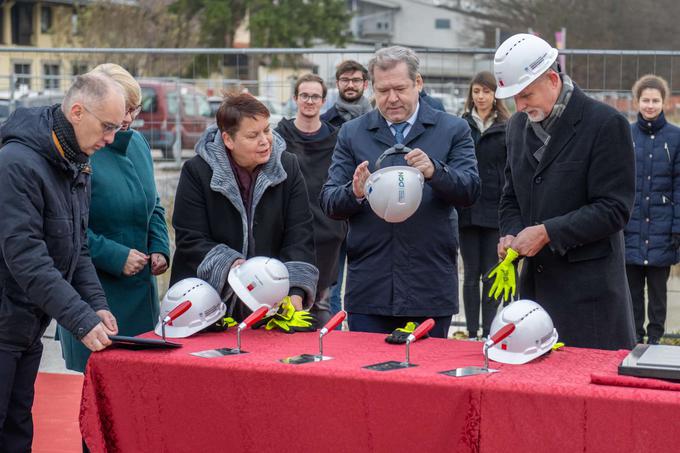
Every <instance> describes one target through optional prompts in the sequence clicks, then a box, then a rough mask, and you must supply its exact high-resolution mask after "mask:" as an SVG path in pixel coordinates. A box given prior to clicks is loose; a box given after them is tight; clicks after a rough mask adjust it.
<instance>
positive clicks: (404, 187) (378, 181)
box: [364, 144, 425, 223]
mask: <svg viewBox="0 0 680 453" xmlns="http://www.w3.org/2000/svg"><path fill="white" fill-rule="evenodd" d="M410 151H411V149H410V148H407V147H405V146H404V145H402V144H397V145H395V146H394V147H393V148H390V149H388V150H387V151H385V152H384V153H383V154H382V155H381V156H380V157H379V158H378V160H377V162H376V168H378V170H377V171H375V172H373V173H371V176H369V177H368V179H367V180H366V185H365V186H364V193H365V194H366V199H367V200H368V203H369V205H370V206H371V209H372V210H373V212H375V214H376V215H377V216H378V217H380V218H381V219H383V220H385V221H386V222H390V223H399V222H403V221H404V220H406V219H408V218H409V217H411V216H412V215H413V213H414V212H416V210H417V209H418V206H420V201H421V200H422V198H423V185H424V184H425V178H424V177H423V173H422V172H421V171H420V170H418V169H416V168H413V167H409V166H405V165H400V166H396V167H387V168H380V164H381V163H382V161H383V159H384V158H385V157H387V156H389V155H393V154H407V153H408V152H410Z"/></svg>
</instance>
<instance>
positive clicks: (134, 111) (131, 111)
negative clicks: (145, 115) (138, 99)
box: [126, 104, 142, 118]
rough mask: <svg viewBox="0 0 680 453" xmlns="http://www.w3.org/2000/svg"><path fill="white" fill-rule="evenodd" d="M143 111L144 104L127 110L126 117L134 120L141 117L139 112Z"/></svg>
mask: <svg viewBox="0 0 680 453" xmlns="http://www.w3.org/2000/svg"><path fill="white" fill-rule="evenodd" d="M141 111H142V104H139V105H138V106H137V107H130V108H129V109H127V112H126V115H127V114H129V115H130V116H131V117H132V118H134V117H135V116H137V115H139V112H141Z"/></svg>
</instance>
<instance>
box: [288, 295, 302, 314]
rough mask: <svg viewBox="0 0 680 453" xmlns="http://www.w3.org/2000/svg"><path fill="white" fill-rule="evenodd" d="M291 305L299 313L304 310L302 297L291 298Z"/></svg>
mask: <svg viewBox="0 0 680 453" xmlns="http://www.w3.org/2000/svg"><path fill="white" fill-rule="evenodd" d="M290 303H291V304H293V307H295V309H296V310H297V311H300V310H302V296H290Z"/></svg>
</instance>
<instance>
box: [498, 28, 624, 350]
mask: <svg viewBox="0 0 680 453" xmlns="http://www.w3.org/2000/svg"><path fill="white" fill-rule="evenodd" d="M556 60H557V50H556V49H554V48H552V47H551V46H550V45H549V44H548V43H547V42H545V41H543V40H542V39H540V38H538V37H536V36H533V35H527V34H519V35H515V36H512V37H510V38H508V40H507V41H505V42H504V43H503V44H502V45H501V46H500V47H499V48H498V50H497V51H496V56H495V59H494V72H495V76H496V80H497V81H498V89H497V90H496V97H497V98H501V99H503V98H508V97H514V99H515V104H516V106H517V112H518V113H516V114H515V115H514V116H512V118H511V119H510V121H509V123H508V126H507V135H506V142H507V154H508V164H507V166H506V170H505V180H506V184H505V187H504V190H503V195H502V197H501V204H500V229H501V239H500V242H499V245H498V253H499V255H500V256H505V252H506V250H507V248H508V247H511V248H513V249H514V250H516V251H517V252H518V253H519V255H520V256H525V257H527V259H526V260H525V263H524V266H523V268H522V275H521V278H520V287H519V289H520V294H521V297H522V298H528V299H533V300H535V301H536V302H538V303H539V304H540V305H541V306H543V308H545V310H546V311H547V312H548V314H550V316H551V318H552V320H553V323H554V325H555V328H556V329H557V331H558V333H559V336H560V340H561V341H564V342H565V343H566V344H567V345H569V346H579V347H589V348H601V349H620V348H631V347H633V345H634V344H635V342H634V338H635V337H634V329H633V320H632V319H633V318H632V306H631V300H630V293H629V290H628V284H627V280H626V273H625V268H624V248H623V232H622V231H623V228H624V226H625V225H626V223H627V222H628V218H629V216H630V212H631V208H632V206H633V200H634V197H635V161H634V159H635V158H634V153H633V144H632V140H631V134H630V127H629V125H628V122H627V121H626V119H625V118H624V117H623V116H622V115H621V114H620V113H618V112H617V111H616V110H614V109H613V108H611V107H609V106H607V105H605V104H603V103H601V102H597V101H595V100H593V99H591V98H589V97H587V96H586V95H585V94H584V93H583V92H582V91H581V90H580V89H579V88H578V86H576V85H575V84H574V83H573V82H572V81H571V79H570V78H569V77H568V76H567V75H566V74H560V73H559V65H557V63H556Z"/></svg>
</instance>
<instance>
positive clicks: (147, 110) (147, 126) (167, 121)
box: [132, 80, 214, 158]
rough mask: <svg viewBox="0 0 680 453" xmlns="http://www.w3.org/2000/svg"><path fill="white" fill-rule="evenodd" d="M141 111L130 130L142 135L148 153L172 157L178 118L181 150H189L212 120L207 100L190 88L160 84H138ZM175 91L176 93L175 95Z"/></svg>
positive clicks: (167, 83) (160, 82)
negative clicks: (149, 150)
mask: <svg viewBox="0 0 680 453" xmlns="http://www.w3.org/2000/svg"><path fill="white" fill-rule="evenodd" d="M139 85H140V86H141V87H142V111H141V112H140V114H139V116H138V117H137V120H136V121H135V123H133V125H132V127H134V128H135V129H137V130H138V131H139V132H141V133H142V134H144V136H145V137H146V139H147V141H148V142H149V144H150V145H151V148H152V149H155V148H159V149H160V150H161V152H162V153H163V157H165V158H172V157H173V153H172V150H173V147H174V145H175V140H176V138H177V133H176V129H175V124H176V122H177V118H178V117H179V122H180V127H181V129H180V133H181V137H182V142H181V145H182V148H193V147H194V145H195V144H196V142H197V141H198V139H199V138H200V136H201V134H202V133H203V131H204V130H205V128H206V127H208V125H209V124H210V123H212V122H213V121H214V117H213V116H212V114H211V111H210V104H209V103H208V98H207V96H206V95H205V94H204V93H202V92H201V91H199V90H198V89H196V87H194V86H193V85H189V84H185V83H180V84H179V85H178V84H177V83H174V82H162V81H150V80H144V81H140V82H139ZM178 88H179V91H178Z"/></svg>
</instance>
